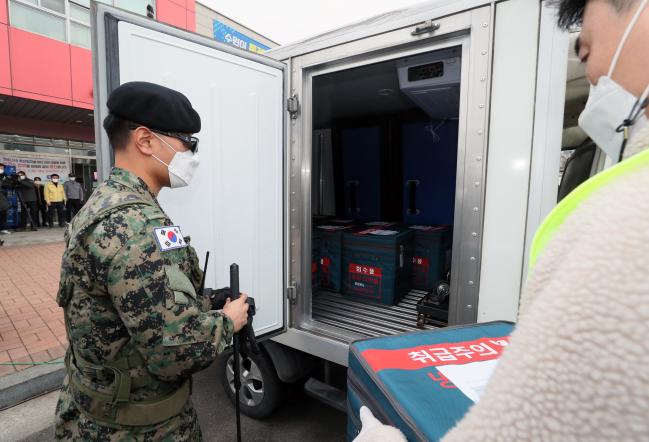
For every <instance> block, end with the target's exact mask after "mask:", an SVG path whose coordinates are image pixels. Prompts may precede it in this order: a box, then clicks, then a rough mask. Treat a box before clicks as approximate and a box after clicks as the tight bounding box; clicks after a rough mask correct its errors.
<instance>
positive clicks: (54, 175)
mask: <svg viewBox="0 0 649 442" xmlns="http://www.w3.org/2000/svg"><path fill="white" fill-rule="evenodd" d="M54 177H57V178H58V177H59V174H58V173H53V174H52V175H50V178H54Z"/></svg>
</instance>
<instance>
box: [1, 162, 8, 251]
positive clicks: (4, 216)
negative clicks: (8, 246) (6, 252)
mask: <svg viewBox="0 0 649 442" xmlns="http://www.w3.org/2000/svg"><path fill="white" fill-rule="evenodd" d="M6 177H7V175H6V174H5V165H4V164H2V163H0V234H3V235H8V234H9V233H10V232H9V231H8V230H7V211H8V210H9V200H7V196H6V195H5V192H4V189H3V188H2V182H3V181H4V180H5V178H6ZM2 244H4V241H2ZM2 244H0V246H1V245H2Z"/></svg>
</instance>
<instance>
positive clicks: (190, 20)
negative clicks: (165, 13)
mask: <svg viewBox="0 0 649 442" xmlns="http://www.w3.org/2000/svg"><path fill="white" fill-rule="evenodd" d="M187 30H188V31H192V32H196V11H190V10H189V9H188V10H187Z"/></svg>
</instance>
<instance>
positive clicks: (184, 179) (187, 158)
mask: <svg viewBox="0 0 649 442" xmlns="http://www.w3.org/2000/svg"><path fill="white" fill-rule="evenodd" d="M152 133H153V135H155V136H156V137H157V138H158V139H159V140H160V141H162V142H163V143H165V144H166V145H167V146H168V147H169V149H171V150H173V151H174V152H176V153H175V154H174V156H173V158H172V159H171V163H169V164H167V163H165V162H164V161H162V160H161V159H160V158H158V157H157V156H155V155H152V156H153V158H155V159H156V160H158V161H160V162H161V163H162V164H164V165H165V166H167V170H169V187H171V188H172V189H176V188H178V187H185V186H188V185H189V183H190V182H191V180H192V178H193V176H194V172H196V169H198V165H199V164H200V162H199V158H198V153H192V152H191V151H189V150H188V151H186V152H178V151H177V150H176V149H174V148H173V147H172V146H171V144H169V143H167V142H166V141H165V140H163V139H162V138H160V137H159V136H158V135H157V134H156V133H155V132H152Z"/></svg>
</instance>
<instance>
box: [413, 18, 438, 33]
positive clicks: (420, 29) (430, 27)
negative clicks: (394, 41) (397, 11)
mask: <svg viewBox="0 0 649 442" xmlns="http://www.w3.org/2000/svg"><path fill="white" fill-rule="evenodd" d="M440 27H441V25H440V24H439V23H436V22H434V21H432V20H426V21H425V22H424V23H423V24H421V25H419V26H417V27H416V28H415V30H414V31H412V32H411V34H412V35H422V34H428V33H431V32H435V31H437V30H438V29H439V28H440Z"/></svg>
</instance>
